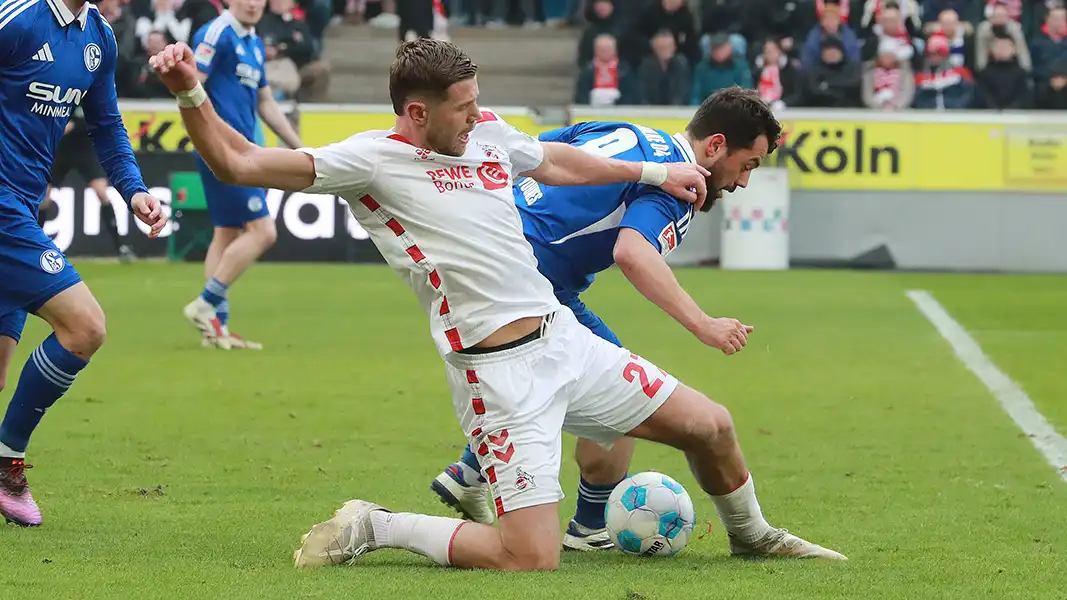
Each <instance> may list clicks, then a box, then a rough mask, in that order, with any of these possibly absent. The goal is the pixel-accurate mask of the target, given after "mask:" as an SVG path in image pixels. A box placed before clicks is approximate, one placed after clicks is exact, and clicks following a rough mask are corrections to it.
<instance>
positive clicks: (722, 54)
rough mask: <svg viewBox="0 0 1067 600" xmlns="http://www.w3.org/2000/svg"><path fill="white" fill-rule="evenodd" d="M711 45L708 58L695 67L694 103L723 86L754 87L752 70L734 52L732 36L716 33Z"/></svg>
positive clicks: (699, 101)
mask: <svg viewBox="0 0 1067 600" xmlns="http://www.w3.org/2000/svg"><path fill="white" fill-rule="evenodd" d="M710 45H711V49H710V52H708V58H706V59H704V60H702V61H700V63H699V64H697V66H696V68H695V69H693V100H692V104H700V103H701V102H703V101H704V98H707V97H708V96H710V95H711V94H712V93H714V92H717V91H718V90H721V89H723V88H728V87H731V86H735V85H739V86H741V87H743V88H745V89H752V71H751V70H750V69H749V68H748V64H747V63H746V62H745V61H744V59H742V58H741V57H739V56H737V55H736V54H735V53H734V47H733V45H732V44H731V43H730V37H729V36H727V35H723V34H718V35H715V36H713V37H712V39H711V43H710Z"/></svg>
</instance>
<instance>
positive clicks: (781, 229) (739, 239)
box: [720, 167, 789, 270]
mask: <svg viewBox="0 0 1067 600" xmlns="http://www.w3.org/2000/svg"><path fill="white" fill-rule="evenodd" d="M720 264H721V266H722V268H723V269H738V270H783V269H788V268H789V171H788V170H786V169H779V168H767V167H760V168H759V169H756V170H754V171H752V174H751V177H750V178H749V180H748V187H747V188H745V189H741V188H738V189H737V190H736V191H735V192H733V193H732V194H729V193H727V194H724V195H723V198H722V255H721V257H720Z"/></svg>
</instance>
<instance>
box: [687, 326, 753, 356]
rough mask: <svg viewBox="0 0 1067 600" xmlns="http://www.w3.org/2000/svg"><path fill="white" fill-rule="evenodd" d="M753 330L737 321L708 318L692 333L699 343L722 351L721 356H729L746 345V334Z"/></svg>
mask: <svg viewBox="0 0 1067 600" xmlns="http://www.w3.org/2000/svg"><path fill="white" fill-rule="evenodd" d="M754 329H755V328H754V327H752V326H750V325H745V324H744V323H742V322H741V321H738V320H737V319H729V318H723V319H713V318H710V317H709V318H708V319H707V320H706V321H705V322H704V323H703V324H702V326H701V327H700V329H699V330H697V331H695V332H694V333H695V334H696V336H697V338H698V339H699V340H700V341H701V342H704V343H705V344H706V345H708V346H711V347H712V348H718V349H719V350H722V353H723V354H726V355H730V354H733V353H735V352H740V351H741V349H742V348H744V347H745V345H746V344H748V334H750V333H752V331H753V330H754Z"/></svg>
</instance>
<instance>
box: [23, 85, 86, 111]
mask: <svg viewBox="0 0 1067 600" xmlns="http://www.w3.org/2000/svg"><path fill="white" fill-rule="evenodd" d="M84 96H85V90H79V89H76V88H68V89H66V90H64V89H63V88H62V87H60V86H58V85H52V84H50V83H41V82H40V81H34V82H31V83H30V87H29V88H28V89H27V91H26V97H27V98H29V99H31V100H36V102H34V103H33V106H31V107H30V112H32V113H35V114H38V115H41V116H45V117H56V118H67V117H70V115H71V112H72V110H73V109H72V108H71V107H72V106H77V105H79V104H81V101H82V98H83V97H84Z"/></svg>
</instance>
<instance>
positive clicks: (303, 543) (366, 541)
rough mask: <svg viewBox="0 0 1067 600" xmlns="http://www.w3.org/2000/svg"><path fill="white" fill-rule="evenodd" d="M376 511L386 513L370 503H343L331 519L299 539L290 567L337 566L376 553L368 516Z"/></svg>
mask: <svg viewBox="0 0 1067 600" xmlns="http://www.w3.org/2000/svg"><path fill="white" fill-rule="evenodd" d="M376 511H385V512H389V511H388V510H386V509H384V508H382V507H381V506H378V505H377V504H374V503H372V502H364V501H363V500H349V501H348V502H345V505H344V506H342V507H341V508H339V509H338V510H337V512H335V513H334V515H333V518H332V519H330V520H329V521H324V522H322V523H319V524H318V525H316V526H314V527H312V528H311V531H308V532H307V533H305V534H304V535H303V537H301V538H300V547H299V548H297V549H296V551H294V552H293V564H294V565H296V567H298V568H304V567H325V566H328V565H340V564H344V563H346V562H348V561H350V560H352V559H353V558H356V557H359V556H363V555H364V554H366V553H368V552H371V551H373V550H377V549H378V546H377V545H376V544H375V543H374V527H373V526H372V525H371V521H370V515H371V513H373V512H376Z"/></svg>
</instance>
